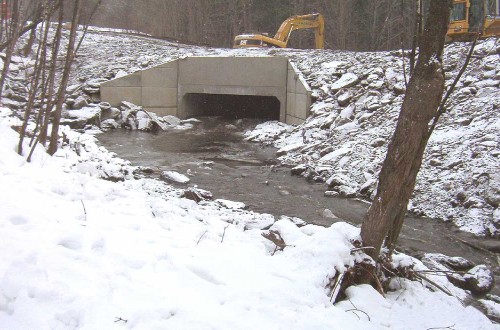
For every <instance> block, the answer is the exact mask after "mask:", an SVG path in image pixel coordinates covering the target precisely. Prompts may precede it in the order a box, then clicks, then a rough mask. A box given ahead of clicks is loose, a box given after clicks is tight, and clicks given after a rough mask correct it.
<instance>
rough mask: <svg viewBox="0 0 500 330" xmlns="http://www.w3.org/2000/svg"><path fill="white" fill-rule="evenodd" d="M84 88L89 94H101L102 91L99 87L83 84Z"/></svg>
mask: <svg viewBox="0 0 500 330" xmlns="http://www.w3.org/2000/svg"><path fill="white" fill-rule="evenodd" d="M82 90H83V91H84V92H85V94H88V95H94V94H99V93H100V92H101V90H100V89H99V88H93V87H89V86H83V88H82Z"/></svg>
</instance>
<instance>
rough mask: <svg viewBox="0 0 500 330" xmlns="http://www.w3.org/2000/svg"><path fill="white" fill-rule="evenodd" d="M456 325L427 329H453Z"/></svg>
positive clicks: (429, 329) (428, 329)
mask: <svg viewBox="0 0 500 330" xmlns="http://www.w3.org/2000/svg"><path fill="white" fill-rule="evenodd" d="M454 326H455V324H452V325H450V326H447V327H436V328H427V330H437V329H451V330H453V327H454Z"/></svg>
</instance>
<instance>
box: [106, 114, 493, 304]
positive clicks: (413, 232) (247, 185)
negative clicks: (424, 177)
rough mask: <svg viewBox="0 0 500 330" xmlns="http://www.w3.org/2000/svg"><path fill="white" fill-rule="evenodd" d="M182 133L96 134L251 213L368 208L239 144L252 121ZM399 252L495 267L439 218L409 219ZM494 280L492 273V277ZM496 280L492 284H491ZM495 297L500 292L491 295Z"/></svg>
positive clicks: (306, 215) (314, 215) (488, 250)
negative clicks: (240, 204)
mask: <svg viewBox="0 0 500 330" xmlns="http://www.w3.org/2000/svg"><path fill="white" fill-rule="evenodd" d="M200 119H201V122H199V123H195V124H193V128H190V129H186V130H179V129H172V130H170V131H165V132H159V133H156V134H152V133H145V132H140V131H130V130H114V131H110V132H107V133H105V134H100V135H98V136H97V137H98V139H99V141H100V142H101V144H102V145H104V146H105V147H106V148H107V149H108V150H111V151H114V152H115V153H117V155H118V156H119V157H121V158H124V159H128V160H130V161H131V163H132V165H138V166H147V167H152V168H155V169H157V171H156V173H157V174H159V173H160V172H161V171H163V170H175V171H178V172H180V173H183V174H186V173H189V174H191V175H192V176H191V182H190V184H189V185H191V186H193V185H197V186H198V188H201V189H206V190H210V191H211V192H212V193H213V195H214V198H223V199H230V200H235V201H241V202H244V203H245V204H246V205H247V206H248V207H249V209H251V210H253V211H257V212H263V213H270V214H273V215H275V216H280V215H288V216H294V217H299V218H301V219H303V220H305V221H307V222H310V223H314V224H317V225H322V226H328V225H330V224H332V223H333V222H335V221H340V219H332V218H325V217H323V211H324V210H325V209H330V210H331V211H332V212H333V213H334V214H335V215H336V216H338V217H339V218H341V219H343V220H345V221H348V222H350V223H352V224H355V225H360V224H361V222H362V220H363V216H364V214H365V212H366V211H367V209H368V206H369V204H368V203H367V202H364V201H360V200H355V199H343V198H331V197H324V196H323V194H324V191H325V188H326V187H325V185H324V184H311V183H307V182H306V181H305V180H304V178H302V177H296V176H291V175H290V169H288V168H285V167H280V166H277V160H276V157H275V151H276V149H274V148H272V147H263V146H261V145H259V144H257V143H251V142H246V141H244V140H243V132H244V131H245V130H247V129H250V128H253V127H254V126H255V125H256V124H257V123H258V121H257V120H255V119H243V120H241V119H240V120H227V119H222V118H220V117H204V118H200ZM398 244H399V250H401V251H403V252H406V253H408V254H410V255H414V256H418V255H421V254H422V253H425V252H434V253H443V254H446V255H449V256H461V257H464V258H467V259H469V260H471V261H473V262H474V263H476V264H489V265H490V266H492V267H493V268H496V269H497V270H498V254H497V253H495V252H498V250H499V247H500V243H499V242H498V240H492V239H482V238H477V237H475V236H474V235H471V234H467V233H464V232H461V231H459V230H458V229H457V228H456V227H455V226H453V225H452V224H450V223H446V222H443V221H437V220H433V219H429V218H425V217H417V216H412V215H408V216H407V217H406V220H405V224H404V228H403V230H402V233H401V235H400V238H399V241H398ZM496 278H497V281H498V276H496ZM497 283H498V282H497ZM495 291H496V294H498V289H497V290H495Z"/></svg>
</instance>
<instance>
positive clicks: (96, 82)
mask: <svg viewBox="0 0 500 330" xmlns="http://www.w3.org/2000/svg"><path fill="white" fill-rule="evenodd" d="M106 81H108V80H107V79H105V78H96V79H90V80H88V81H87V82H86V83H85V85H86V86H88V87H89V88H93V89H99V88H100V87H101V84H102V83H103V82H106Z"/></svg>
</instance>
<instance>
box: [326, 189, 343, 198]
mask: <svg viewBox="0 0 500 330" xmlns="http://www.w3.org/2000/svg"><path fill="white" fill-rule="evenodd" d="M324 196H325V197H339V196H340V194H339V193H338V192H336V191H333V190H327V191H325V193H324Z"/></svg>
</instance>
